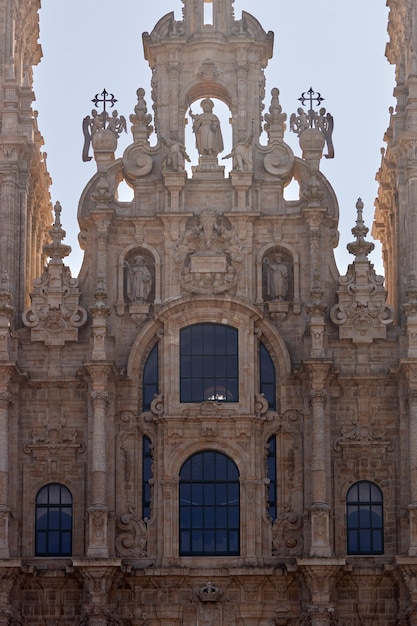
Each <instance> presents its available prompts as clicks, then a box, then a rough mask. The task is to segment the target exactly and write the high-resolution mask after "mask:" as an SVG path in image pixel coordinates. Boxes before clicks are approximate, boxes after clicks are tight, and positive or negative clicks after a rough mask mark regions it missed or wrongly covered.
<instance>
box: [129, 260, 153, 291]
mask: <svg viewBox="0 0 417 626" xmlns="http://www.w3.org/2000/svg"><path fill="white" fill-rule="evenodd" d="M125 266H126V267H127V271H128V277H127V278H128V280H127V296H128V298H129V300H130V301H131V302H146V301H147V299H148V297H149V294H150V293H151V289H152V276H151V273H150V271H149V270H148V268H147V267H146V265H145V259H144V258H143V256H137V257H135V262H134V263H133V264H132V265H130V264H129V263H128V262H127V261H125Z"/></svg>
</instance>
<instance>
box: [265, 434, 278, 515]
mask: <svg viewBox="0 0 417 626" xmlns="http://www.w3.org/2000/svg"><path fill="white" fill-rule="evenodd" d="M267 471H268V480H269V483H268V498H267V508H268V515H269V517H270V518H271V519H272V521H274V520H276V519H277V438H276V436H275V435H272V437H270V438H269V439H268V445H267Z"/></svg>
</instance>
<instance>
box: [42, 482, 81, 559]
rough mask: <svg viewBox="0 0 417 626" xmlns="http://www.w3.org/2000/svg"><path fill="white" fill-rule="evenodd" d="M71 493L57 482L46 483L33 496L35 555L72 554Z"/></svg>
mask: <svg viewBox="0 0 417 626" xmlns="http://www.w3.org/2000/svg"><path fill="white" fill-rule="evenodd" d="M71 554H72V496H71V492H70V491H69V490H68V489H67V488H66V487H64V486H63V485H59V484H58V483H51V484H49V485H45V487H42V489H40V490H39V492H38V494H37V496H36V521H35V555H36V556H71Z"/></svg>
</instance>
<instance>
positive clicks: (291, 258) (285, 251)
mask: <svg viewBox="0 0 417 626" xmlns="http://www.w3.org/2000/svg"><path fill="white" fill-rule="evenodd" d="M274 256H281V258H282V262H283V264H284V265H285V266H286V268H287V272H288V290H287V293H286V295H285V297H283V298H282V300H283V301H285V302H288V303H290V302H291V303H292V306H293V311H294V313H298V312H299V308H300V301H301V300H300V259H299V256H298V253H297V251H296V249H295V248H293V247H292V246H290V245H288V244H286V243H283V242H280V243H279V244H276V243H272V244H268V245H266V246H263V247H262V248H261V249H260V250H259V252H258V255H257V258H256V301H257V302H259V303H261V302H265V301H271V300H272V299H273V298H272V296H271V294H269V293H268V289H267V284H266V283H267V271H266V270H267V265H268V263H270V259H271V258H273V257H274Z"/></svg>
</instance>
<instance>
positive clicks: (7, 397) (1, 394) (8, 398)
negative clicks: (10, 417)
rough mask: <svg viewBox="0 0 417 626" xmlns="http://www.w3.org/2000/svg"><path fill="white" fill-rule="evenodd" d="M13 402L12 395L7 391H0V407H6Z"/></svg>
mask: <svg viewBox="0 0 417 626" xmlns="http://www.w3.org/2000/svg"><path fill="white" fill-rule="evenodd" d="M12 404H13V396H12V394H11V393H9V392H8V391H0V407H3V408H8V407H9V406H11V405H12Z"/></svg>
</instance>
